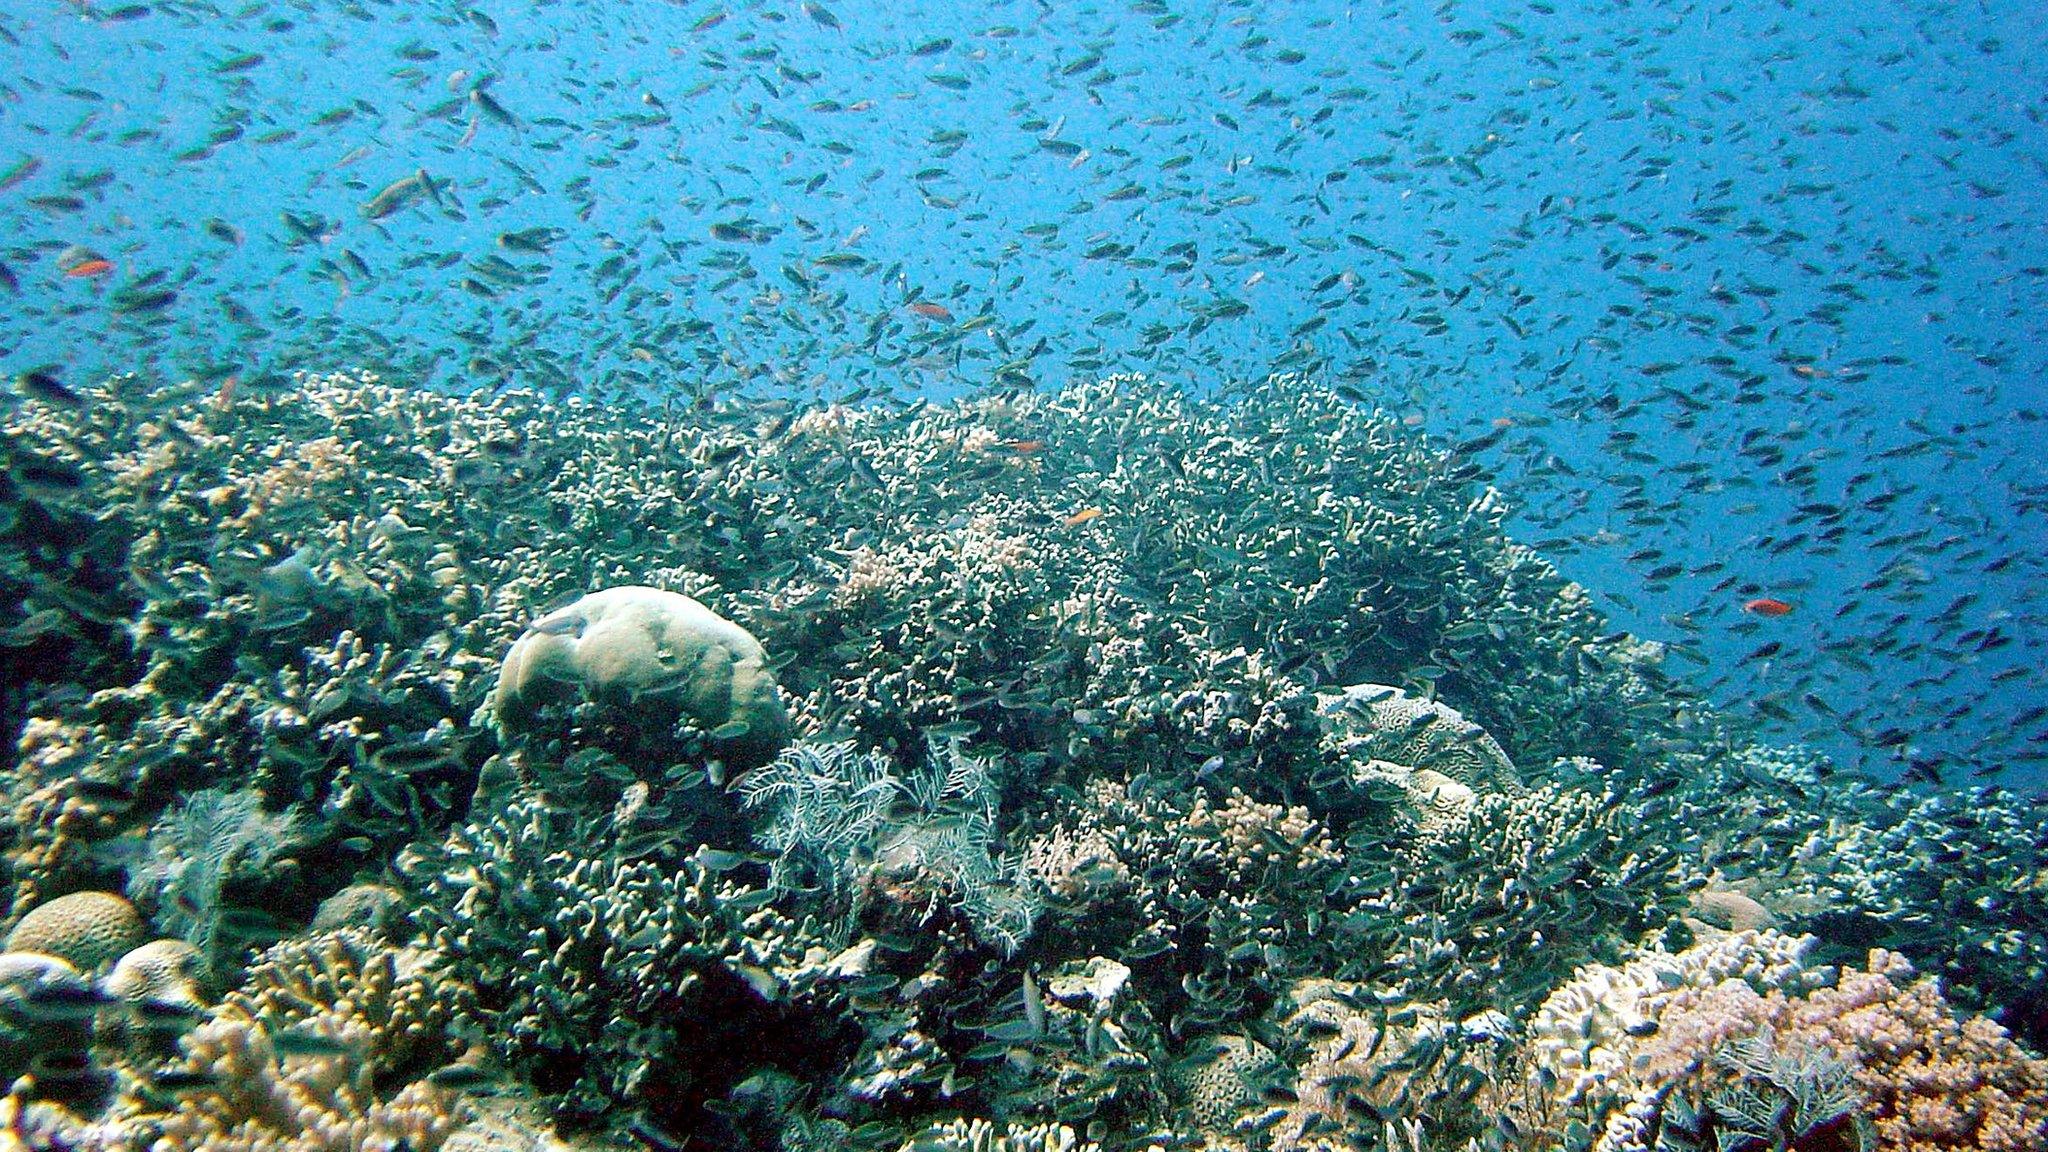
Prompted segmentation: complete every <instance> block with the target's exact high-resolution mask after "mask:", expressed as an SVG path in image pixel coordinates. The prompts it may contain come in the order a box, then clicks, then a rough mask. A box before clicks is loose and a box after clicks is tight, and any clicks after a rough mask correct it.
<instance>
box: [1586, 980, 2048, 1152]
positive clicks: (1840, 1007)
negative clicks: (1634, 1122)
mask: <svg viewBox="0 0 2048 1152" xmlns="http://www.w3.org/2000/svg"><path fill="white" fill-rule="evenodd" d="M1912 975H1913V969H1912V966H1911V965H1910V964H1908V963H1907V962H1906V961H1905V960H1904V959H1903V958H1902V957H1899V956H1897V955H1895V954H1893V953H1889V952H1886V951H1884V950H1883V949H1878V950H1876V951H1873V952H1872V953H1871V955H1870V965H1869V968H1868V969H1867V970H1865V971H1856V970H1853V969H1852V970H1848V971H1845V972H1843V973H1842V975H1841V978H1840V979H1839V980H1838V981H1837V982H1836V983H1835V985H1834V986H1833V987H1830V988H1820V989H1816V990H1814V991H1812V992H1810V993H1808V994H1806V995H1805V996H1801V997H1796V998H1791V997H1787V996H1786V995H1785V994H1784V993H1783V992H1782V991H1776V990H1774V991H1771V992H1768V993H1758V992H1757V991H1756V990H1754V989H1753V988H1751V987H1750V986H1749V985H1747V984H1744V983H1742V982H1740V981H1734V980H1730V981H1724V982H1723V983H1721V984H1718V985H1716V986H1713V987H1711V988H1702V989H1685V990H1683V991H1681V992H1679V993H1678V994H1676V995H1675V996H1674V997H1673V998H1672V999H1671V1001H1670V1002H1669V1003H1668V1004H1667V1005H1666V1006H1665V1008H1664V1010H1663V1011H1662V1012H1661V1013H1660V1014H1659V1016H1658V1018H1657V1025H1658V1026H1657V1029H1656V1034H1655V1035H1654V1036H1653V1037H1648V1038H1645V1039H1644V1040H1643V1041H1642V1042H1641V1043H1640V1045H1639V1046H1638V1047H1637V1049H1636V1051H1635V1052H1634V1053H1633V1055H1632V1059H1631V1060H1630V1062H1629V1063H1630V1073H1631V1075H1630V1078H1631V1080H1632V1081H1633V1082H1634V1083H1635V1084H1636V1085H1638V1086H1639V1087H1641V1088H1643V1089H1647V1090H1648V1091H1646V1092H1643V1093H1641V1094H1639V1095H1638V1097H1637V1099H1638V1101H1642V1100H1645V1099H1648V1098H1651V1096H1652V1094H1653V1093H1654V1092H1655V1091H1656V1090H1657V1089H1658V1088H1660V1087H1663V1086H1668V1085H1671V1084H1675V1083H1686V1082H1689V1083H1690V1084H1691V1085H1692V1086H1693V1087H1694V1088H1696V1089H1700V1090H1702V1091H1711V1090H1713V1089H1715V1088H1719V1087H1724V1086H1726V1084H1727V1083H1728V1073H1727V1070H1726V1069H1724V1068H1717V1067H1716V1066H1715V1062H1714V1061H1713V1059H1712V1057H1713V1055H1714V1054H1715V1053H1716V1052H1718V1051H1724V1050H1726V1048H1727V1046H1728V1045H1730V1044H1732V1043H1734V1042H1735V1041H1738V1040H1742V1039H1745V1038H1748V1037H1755V1036H1768V1037H1769V1038H1770V1039H1771V1041H1772V1043H1773V1044H1774V1045H1775V1047H1776V1048H1777V1049H1778V1050H1779V1051H1782V1052H1787V1053H1799V1052H1817V1053H1823V1054H1825V1055H1827V1056H1830V1057H1833V1058H1834V1059H1836V1060H1839V1061H1842V1062H1843V1063H1844V1064H1845V1065H1846V1066H1847V1068H1848V1070H1849V1074H1850V1079H1851V1082H1852V1083H1853V1084H1854V1086H1855V1087H1856V1089H1857V1090H1858V1091H1859V1093H1860V1094H1861V1096H1862V1097H1863V1105H1862V1107H1861V1108H1860V1109H1859V1112H1860V1113H1861V1115H1862V1116H1863V1118H1864V1119H1865V1120H1866V1121H1868V1122H1869V1124H1870V1132H1871V1134H1872V1136H1873V1137H1874V1141H1875V1142H1874V1144H1873V1146H1872V1147H1873V1150H1874V1152H1886V1150H1897V1152H1923V1150H1934V1149H1958V1150H1961V1149H1971V1150H1978V1152H2039V1150H2040V1149H2044V1148H2048V1061H2044V1060H2041V1059H2039V1058H2037V1057H2034V1056H2032V1055H2029V1054H2028V1053H2027V1052H2026V1051H2025V1050H2024V1049H2022V1048H2021V1047H2020V1046H2019V1045H2018V1044H2016V1043H2014V1042H2013V1041H2012V1039H2011V1038H2010V1037H2008V1036H2007V1035H2006V1033H2005V1030H2004V1029H2003V1028H2000V1027H1999V1026H1998V1025H1996V1024H1994V1023H1992V1022H1991V1021H1989V1020H1985V1019H1981V1018H1968V1019H1958V1018H1957V1017H1956V1016H1955V1015H1954V1013H1952V1012H1951V1011H1950V1009H1949V1005H1948V1001H1947V1000H1946V999H1944V998H1943V996H1942V994H1941V990H1940V988H1939V987H1938V986H1937V985H1936V983H1935V982H1934V981H1933V980H1931V979H1930V980H1914V979H1912ZM1630 1111H1631V1109H1629V1108H1627V1107H1624V1109H1623V1113H1624V1114H1626V1113H1628V1112H1630ZM1634 1111H1638V1112H1639V1111H1640V1110H1639V1109H1637V1110H1634ZM1630 1127H1632V1126H1631V1125H1629V1124H1626V1123H1624V1124H1621V1125H1616V1124H1613V1123H1610V1125H1609V1137H1610V1139H1609V1140H1608V1141H1606V1142H1605V1143H1606V1144H1608V1145H1611V1146H1615V1147H1625V1146H1628V1145H1629V1144H1630V1140H1629V1139H1628V1138H1626V1137H1623V1138H1621V1139H1615V1137H1617V1136H1621V1134H1622V1132H1623V1130H1624V1129H1627V1128H1630Z"/></svg>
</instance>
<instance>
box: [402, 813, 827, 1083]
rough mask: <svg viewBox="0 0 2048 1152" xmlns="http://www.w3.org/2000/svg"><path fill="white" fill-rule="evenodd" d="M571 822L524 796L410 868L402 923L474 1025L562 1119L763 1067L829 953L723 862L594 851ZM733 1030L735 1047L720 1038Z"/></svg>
mask: <svg viewBox="0 0 2048 1152" xmlns="http://www.w3.org/2000/svg"><path fill="white" fill-rule="evenodd" d="M575 817H576V814H575V813H568V812H563V811H560V810H558V809H555V808H553V807H552V806H551V805H550V804H549V803H548V802H547V801H546V799H544V798H543V797H541V796H539V795H536V794H532V793H526V794H520V795H516V796H514V797H512V798H510V799H509V800H508V801H507V802H506V803H505V805H504V807H503V808H502V809H499V810H496V811H491V812H485V813H479V814H478V817H477V819H476V821H475V822H473V823H471V824H470V825H467V826H465V827H463V828H460V829H458V830H456V832H455V833H454V834H453V835H452V836H451V837H450V839H449V841H448V843H447V845H446V846H445V847H444V848H442V849H441V850H439V851H435V852H430V853H422V854H420V855H419V856H418V857H417V858H416V859H414V860H413V861H411V862H410V865H409V868H408V873H409V880H410V881H411V883H412V884H413V885H414V887H415V890H416V891H417V892H418V893H419V895H420V896H421V898H422V899H421V908H420V910H419V912H418V914H417V915H418V918H419V919H420V920H421V921H422V922H423V923H424V924H425V925H426V926H427V929H428V936H429V939H430V940H431V942H432V944H433V946H434V947H435V948H436V949H438V950H439V951H441V952H442V953H444V954H445V955H446V956H447V957H448V958H449V959H450V961H452V962H454V963H456V964H458V965H460V967H461V970H463V971H464V972H466V973H469V974H470V977H471V979H472V980H473V982H474V984H475V986H476V988H477V992H478V1001H479V1004H480V1018H479V1020H478V1026H479V1027H480V1028H481V1029H482V1030H483V1031H484V1033H485V1034H487V1035H488V1037H489V1038H490V1039H491V1040H492V1042H493V1043H494V1044H495V1045H496V1046H497V1047H498V1049H499V1050H500V1051H501V1052H502V1053H503V1054H504V1056H505V1057H506V1059H507V1060H509V1061H510V1062H511V1063H512V1064H513V1065H514V1066H515V1067H518V1068H520V1069H523V1070H525V1071H528V1072H529V1073H531V1074H532V1075H533V1076H534V1077H535V1078H536V1080H537V1082H538V1083H540V1084H541V1085H542V1086H543V1087H545V1088H546V1089H547V1090H549V1091H550V1092H552V1093H557V1094H559V1100H558V1106H559V1108H560V1110H561V1111H563V1112H564V1113H565V1114H566V1115H570V1116H576V1117H582V1118H588V1117H590V1116H593V1115H595V1114H597V1113H598V1112H599V1111H600V1110H601V1109H602V1108H604V1107H605V1106H606V1105H607V1104H608V1103H610V1102H636V1101H637V1102H644V1103H649V1104H651V1105H653V1106H655V1107H656V1108H657V1110H669V1109H674V1110H678V1111H681V1110H684V1109H685V1108H686V1103H685V1102H683V1101H678V1100H674V1099H671V1098H670V1095H669V1092H670V1090H669V1089H667V1088H666V1087H665V1085H667V1084H670V1083H689V1082H691V1081H693V1080H695V1081H699V1082H701V1084H703V1085H715V1084H716V1083H717V1082H718V1080H719V1077H721V1076H734V1075H735V1074H736V1072H737V1071H738V1070H739V1069H740V1068H743V1067H745V1065H746V1062H747V1061H748V1060H751V1059H755V1058H761V1057H764V1056H765V1055H766V1054H767V1053H766V1051H765V1050H764V1047H763V1046H762V1045H761V1044H760V1043H759V1041H760V1040H761V1039H762V1037H763V1036H764V1035H767V1034H774V1033H776V1032H777V1031H778V1029H779V1028H781V1027H782V1025H780V1024H779V1023H778V1019H779V1016H778V1013H779V1008H778V1006H779V1005H782V1004H785V1003H788V1002H793V1001H801V1000H804V999H805V998H807V997H809V996H812V995H813V994H816V993H819V992H820V991H821V990H822V989H823V988H824V987H825V986H826V985H827V984H829V982H830V975H831V974H830V973H829V972H828V971H827V970H826V969H825V967H824V964H825V960H826V959H827V958H829V956H830V955H831V952H830V950H829V949H828V948H827V947H826V941H825V939H824V935H823V933H822V932H821V931H820V930H819V929H817V928H816V927H814V926H813V925H812V924H811V923H810V922H808V921H805V922H797V921H794V920H791V919H790V918H789V917H787V916H784V915H782V914H781V913H779V912H777V911H776V910H775V909H773V908H772V907H770V906H769V898H770V897H771V895H772V891H771V890H770V889H768V888H767V887H765V886H757V885H755V884H752V883H749V882H747V881H746V880H744V879H741V878H740V877H739V876H738V875H736V874H734V873H733V872H732V871H731V870H732V868H733V867H734V865H733V863H732V862H729V861H726V860H723V859H720V858H716V857H715V856H714V855H711V854H703V853H700V854H699V855H697V856H694V857H692V858H691V859H688V860H685V861H683V862H681V864H680V865H679V866H675V867H664V866H663V865H661V864H659V863H657V862H655V861H652V860H633V861H627V860H622V859H619V858H618V857H616V856H614V855H611V854H609V853H602V854H597V855H592V854H591V853H590V851H589V849H588V848H587V847H584V846H583V842H582V841H581V840H580V838H579V837H580V834H581V832H580V829H579V828H578V827H577V825H576V819H575ZM728 855H729V854H728ZM749 1031H751V1032H753V1033H754V1034H755V1039H756V1043H755V1044H754V1045H749V1046H747V1048H746V1050H745V1051H744V1052H743V1051H741V1049H740V1046H739V1045H738V1043H737V1041H736V1040H730V1039H718V1038H719V1037H728V1038H729V1037H733V1036H736V1035H738V1034H740V1033H742V1032H749ZM813 1039H815V1037H813ZM695 1090H696V1091H700V1092H701V1091H706V1090H709V1089H708V1088H707V1087H703V1086H699V1087H697V1088H696V1089H695Z"/></svg>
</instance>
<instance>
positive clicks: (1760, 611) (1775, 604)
mask: <svg viewBox="0 0 2048 1152" xmlns="http://www.w3.org/2000/svg"><path fill="white" fill-rule="evenodd" d="M1742 610H1743V611H1744V612H1747V613H1749V614H1750V615H1752V616H1783V615H1785V614H1786V613H1788V612H1790V611H1792V606H1791V605H1790V604H1787V603H1785V602H1784V601H1783V600H1773V599H1771V598H1770V597H1769V596H1759V597H1757V598H1756V599H1754V600H1744V601H1743V602H1742Z"/></svg>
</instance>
